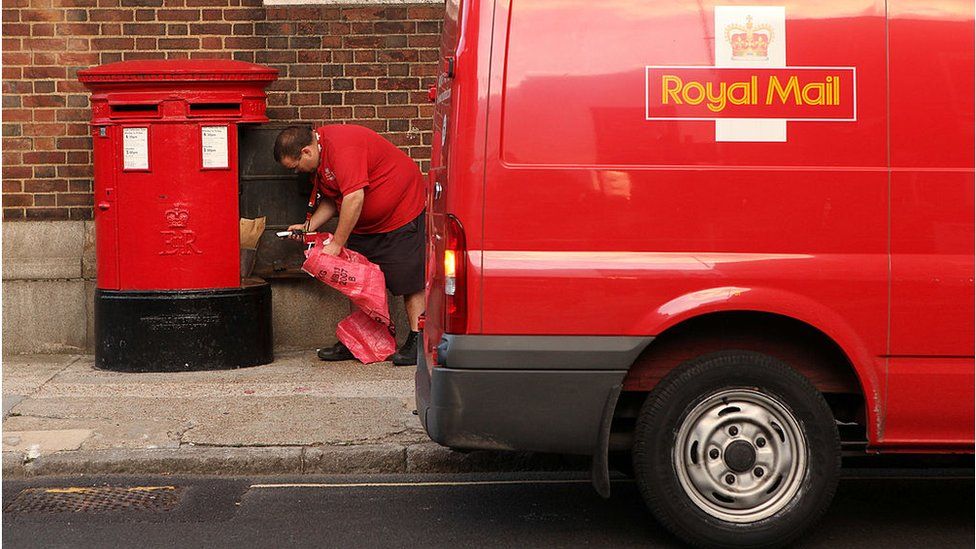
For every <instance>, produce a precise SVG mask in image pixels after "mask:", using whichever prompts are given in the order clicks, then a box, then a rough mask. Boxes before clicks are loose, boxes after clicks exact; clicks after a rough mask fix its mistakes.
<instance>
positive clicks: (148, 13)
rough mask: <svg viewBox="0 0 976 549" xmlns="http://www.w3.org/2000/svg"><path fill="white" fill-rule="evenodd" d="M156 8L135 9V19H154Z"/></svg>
mask: <svg viewBox="0 0 976 549" xmlns="http://www.w3.org/2000/svg"><path fill="white" fill-rule="evenodd" d="M155 20H156V10H151V9H141V10H136V21H155Z"/></svg>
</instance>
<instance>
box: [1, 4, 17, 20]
mask: <svg viewBox="0 0 976 549" xmlns="http://www.w3.org/2000/svg"><path fill="white" fill-rule="evenodd" d="M6 4H7V5H5V6H4V8H6V9H4V10H3V11H2V13H0V20H2V21H3V22H4V23H16V22H18V21H20V10H18V9H15V8H14V7H13V6H11V5H10V4H11V3H10V2H6Z"/></svg>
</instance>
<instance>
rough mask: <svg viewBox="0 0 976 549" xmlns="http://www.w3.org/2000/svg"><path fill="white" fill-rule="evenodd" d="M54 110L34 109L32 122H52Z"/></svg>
mask: <svg viewBox="0 0 976 549" xmlns="http://www.w3.org/2000/svg"><path fill="white" fill-rule="evenodd" d="M55 114H56V113H55V111H54V109H34V122H54V115H55Z"/></svg>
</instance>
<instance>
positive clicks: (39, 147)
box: [34, 137, 57, 151]
mask: <svg viewBox="0 0 976 549" xmlns="http://www.w3.org/2000/svg"><path fill="white" fill-rule="evenodd" d="M56 142H57V140H56V139H55V138H53V137H35V138H34V150H35V151H53V150H54V144H55V143H56Z"/></svg>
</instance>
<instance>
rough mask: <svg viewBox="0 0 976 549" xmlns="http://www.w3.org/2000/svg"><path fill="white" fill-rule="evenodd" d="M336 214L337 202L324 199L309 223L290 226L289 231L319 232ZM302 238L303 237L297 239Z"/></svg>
mask: <svg viewBox="0 0 976 549" xmlns="http://www.w3.org/2000/svg"><path fill="white" fill-rule="evenodd" d="M335 213H336V205H335V202H333V201H332V200H330V199H328V198H325V197H323V198H322V200H321V201H320V202H319V205H318V207H316V208H315V211H314V212H312V217H311V218H310V219H309V220H308V222H307V223H296V224H294V225H291V226H289V227H288V230H289V231H293V230H296V229H300V230H303V231H307V232H314V231H316V230H318V228H319V227H321V226H322V225H325V223H326V222H327V221H328V220H330V219H332V216H334V215H335ZM300 238H301V237H297V239H300Z"/></svg>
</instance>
